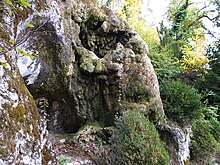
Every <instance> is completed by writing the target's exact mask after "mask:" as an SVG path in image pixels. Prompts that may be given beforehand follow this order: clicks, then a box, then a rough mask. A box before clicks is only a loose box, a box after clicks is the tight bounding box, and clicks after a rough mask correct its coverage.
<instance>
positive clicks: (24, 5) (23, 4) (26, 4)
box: [20, 0, 30, 7]
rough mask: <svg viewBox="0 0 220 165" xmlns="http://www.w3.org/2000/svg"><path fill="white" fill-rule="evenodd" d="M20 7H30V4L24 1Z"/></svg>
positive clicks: (22, 0)
mask: <svg viewBox="0 0 220 165" xmlns="http://www.w3.org/2000/svg"><path fill="white" fill-rule="evenodd" d="M20 5H21V6H23V7H26V6H30V3H28V2H27V1H26V0H21V1H20Z"/></svg>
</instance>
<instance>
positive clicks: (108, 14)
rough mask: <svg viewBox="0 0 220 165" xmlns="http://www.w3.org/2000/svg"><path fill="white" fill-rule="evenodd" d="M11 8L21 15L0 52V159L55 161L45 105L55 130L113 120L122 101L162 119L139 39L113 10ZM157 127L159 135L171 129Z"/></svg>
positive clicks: (54, 4) (73, 4) (62, 5)
mask: <svg viewBox="0 0 220 165" xmlns="http://www.w3.org/2000/svg"><path fill="white" fill-rule="evenodd" d="M39 6H41V7H40V8H39ZM18 10H20V12H21V13H23V15H22V14H21V15H17V17H15V18H14V19H18V20H19V16H20V17H22V21H20V22H16V21H15V20H14V23H13V27H12V26H11V27H10V26H9V30H8V32H10V31H14V32H15V34H16V35H14V38H13V39H14V41H15V42H16V43H18V44H17V45H16V46H17V48H18V49H17V51H16V52H14V54H16V58H12V59H11V61H10V60H9V61H8V60H7V59H6V58H5V57H6V56H4V57H3V56H2V55H1V56H0V60H1V62H4V61H6V62H7V63H8V64H7V65H8V66H4V65H0V87H1V88H0V91H1V93H0V110H1V112H0V117H1V125H0V128H1V132H0V139H1V141H0V145H1V151H0V164H7V163H8V164H10V163H11V162H14V163H15V164H31V163H32V164H50V163H52V164H55V163H54V162H52V160H54V159H53V155H52V154H51V152H50V144H49V142H47V140H46V138H47V131H46V128H45V127H46V123H45V120H44V119H43V118H42V117H40V116H41V115H40V114H42V116H44V113H45V112H46V113H47V115H48V120H49V121H48V129H49V131H51V132H57V133H62V132H65V133H75V132H77V131H78V130H79V128H80V127H82V126H83V125H85V124H86V123H90V122H97V123H99V125H101V126H102V127H108V126H113V125H114V117H115V115H116V114H120V113H121V112H122V111H123V110H129V109H136V110H139V111H141V112H143V113H144V114H145V116H146V117H149V119H150V120H151V121H152V122H154V123H160V122H161V121H163V119H164V111H163V106H162V102H161V99H160V94H159V86H158V81H157V77H156V74H155V72H154V69H153V66H152V64H151V61H150V59H149V58H148V56H147V53H148V49H147V46H146V44H145V43H144V42H143V40H142V39H141V38H140V37H139V35H138V34H137V32H136V31H134V30H133V29H131V28H130V27H129V26H128V25H127V24H126V23H125V22H124V21H123V20H121V19H120V18H119V17H118V15H116V14H115V13H114V12H112V11H111V10H110V9H108V8H107V7H102V8H101V9H98V8H96V7H93V6H92V5H90V4H88V3H85V4H84V3H80V2H78V1H76V0H68V1H59V0H57V1H51V0H48V1H47V2H46V4H45V2H44V1H41V0H39V1H36V2H33V3H31V6H30V7H29V8H28V9H23V8H18ZM29 10H30V11H29ZM0 17H1V16H0ZM12 22H13V20H12ZM27 24H29V25H28V26H27ZM30 24H31V25H30ZM32 25H33V27H32ZM30 26H31V27H32V28H31V27H30ZM10 28H11V29H10ZM0 32H1V31H0ZM9 34H10V33H9ZM11 35H12V34H11ZM12 36H13V35H12ZM17 66H18V68H19V71H20V74H21V76H22V77H23V79H24V81H25V83H26V85H27V87H28V90H29V91H30V93H31V94H30V93H29V91H28V90H27V89H26V86H25V84H24V82H23V80H22V78H21V76H20V74H19V73H18V69H17ZM32 96H33V98H34V99H33V98H32ZM34 100H35V102H36V104H35V102H34ZM37 109H38V110H37ZM38 111H39V112H40V113H39V112H38ZM163 127H164V128H166V129H165V130H166V131H161V135H162V137H164V139H165V141H166V140H167V139H169V138H172V137H174V136H176V135H177V134H178V133H175V129H169V126H163ZM161 130H162V128H161ZM167 132H168V133H167ZM177 132H178V131H177ZM180 132H181V131H180ZM166 135H167V136H166ZM182 136H184V133H183V135H182ZM177 139H178V137H177ZM174 143H175V144H174V145H173V146H174V147H173V148H172V145H171V143H169V141H168V142H167V144H168V146H169V145H170V146H169V147H170V148H172V152H170V153H171V154H172V153H173V152H176V153H178V152H182V151H180V150H179V149H178V148H175V145H178V144H179V143H178V140H176V141H175V140H174ZM177 143H178V144H177ZM184 152H185V151H184ZM180 154H182V153H180ZM177 156H178V154H177ZM171 158H172V157H171ZM172 159H173V162H175V163H176V164H181V163H183V160H180V159H177V160H175V158H172ZM30 162H31V163H30ZM175 163H174V164H175Z"/></svg>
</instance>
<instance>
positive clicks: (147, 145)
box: [110, 111, 168, 165]
mask: <svg viewBox="0 0 220 165" xmlns="http://www.w3.org/2000/svg"><path fill="white" fill-rule="evenodd" d="M115 124H116V128H115V130H114V131H113V136H112V139H111V143H112V152H111V153H110V161H111V162H110V164H138V165H141V164H144V165H148V164H149V165H155V164H163V165H165V164H168V154H167V151H166V150H165V147H164V144H163V143H162V142H161V140H160V138H159V135H158V132H157V130H156V128H155V126H154V125H153V124H152V123H150V121H149V120H148V119H147V118H145V116H144V115H143V114H141V113H140V112H138V111H126V112H124V113H123V115H122V116H121V117H117V118H116V121H115Z"/></svg>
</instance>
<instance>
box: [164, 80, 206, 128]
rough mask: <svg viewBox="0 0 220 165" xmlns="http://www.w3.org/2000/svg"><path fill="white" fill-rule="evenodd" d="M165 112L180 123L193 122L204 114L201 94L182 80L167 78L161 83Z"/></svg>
mask: <svg viewBox="0 0 220 165" xmlns="http://www.w3.org/2000/svg"><path fill="white" fill-rule="evenodd" d="M161 98H162V101H163V105H164V110H165V114H166V115H167V116H168V118H169V119H171V120H173V121H176V122H178V123H182V124H183V123H185V122H191V121H192V120H194V119H197V118H200V117H201V115H202V106H203V105H202V103H201V101H200V100H201V95H200V94H199V93H198V91H197V90H196V89H195V88H193V87H191V86H189V85H187V84H185V83H184V82H182V81H180V80H165V81H163V83H162V85H161Z"/></svg>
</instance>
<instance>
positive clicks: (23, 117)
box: [0, 56, 55, 165]
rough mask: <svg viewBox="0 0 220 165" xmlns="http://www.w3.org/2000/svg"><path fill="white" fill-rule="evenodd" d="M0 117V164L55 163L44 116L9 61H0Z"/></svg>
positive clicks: (2, 58) (30, 164)
mask: <svg viewBox="0 0 220 165" xmlns="http://www.w3.org/2000/svg"><path fill="white" fill-rule="evenodd" d="M0 60H1V61H6V59H5V58H4V57H3V56H1V58H0ZM0 118H1V121H0V148H1V151H0V164H4V165H8V164H29V165H36V164H55V159H54V156H53V154H52V153H51V151H50V147H51V144H50V143H49V142H48V140H47V133H48V131H47V130H46V123H45V120H44V119H43V118H41V117H40V115H39V113H38V109H37V107H36V105H35V102H34V99H33V97H32V96H31V94H30V93H29V91H28V90H27V88H26V86H25V84H24V81H23V79H22V77H21V76H20V74H19V72H18V70H17V68H16V67H15V64H14V63H13V62H12V61H11V62H10V63H9V64H6V65H4V66H2V65H0Z"/></svg>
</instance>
